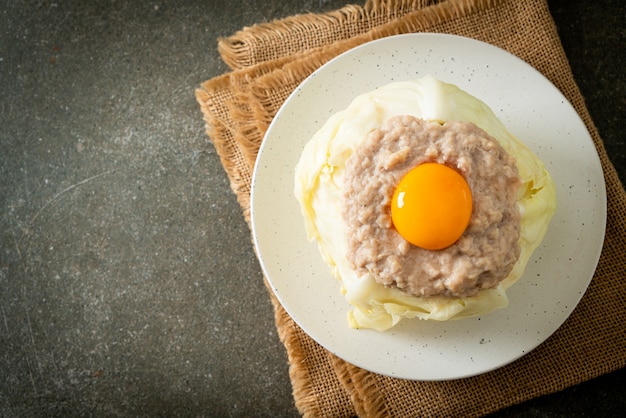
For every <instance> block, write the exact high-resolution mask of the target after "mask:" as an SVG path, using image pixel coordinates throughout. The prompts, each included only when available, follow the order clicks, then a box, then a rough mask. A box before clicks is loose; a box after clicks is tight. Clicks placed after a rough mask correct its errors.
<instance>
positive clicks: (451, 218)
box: [391, 163, 472, 250]
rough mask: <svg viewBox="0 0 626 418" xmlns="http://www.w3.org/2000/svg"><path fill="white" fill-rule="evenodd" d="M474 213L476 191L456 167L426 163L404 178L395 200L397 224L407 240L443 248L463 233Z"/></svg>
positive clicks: (393, 210)
mask: <svg viewBox="0 0 626 418" xmlns="http://www.w3.org/2000/svg"><path fill="white" fill-rule="evenodd" d="M471 216H472V192H471V190H470V187H469V185H468V184H467V182H466V181H465V179H464V178H463V176H462V175H461V174H459V173H458V172H457V171H456V170H454V169H452V168H450V167H448V166H445V165H443V164H437V163H424V164H421V165H418V166H417V167H415V168H414V169H412V170H411V171H409V172H408V173H407V174H406V175H405V176H404V177H403V178H402V180H400V183H399V184H398V187H397V188H396V190H395V192H394V195H393V200H392V201H391V219H392V221H393V224H394V226H395V228H396V230H397V231H398V233H400V235H402V237H404V239H406V240H407V241H409V242H410V243H411V244H413V245H416V246H418V247H421V248H425V249H427V250H440V249H443V248H446V247H449V246H450V245H452V244H454V243H455V242H456V241H457V240H458V239H459V238H460V237H461V235H463V232H464V231H465V229H466V228H467V225H468V224H469V221H470V217H471Z"/></svg>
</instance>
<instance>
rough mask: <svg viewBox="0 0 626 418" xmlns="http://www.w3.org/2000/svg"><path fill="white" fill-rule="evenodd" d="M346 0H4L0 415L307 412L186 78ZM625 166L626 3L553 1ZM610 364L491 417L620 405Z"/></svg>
mask: <svg viewBox="0 0 626 418" xmlns="http://www.w3.org/2000/svg"><path fill="white" fill-rule="evenodd" d="M343 4H344V2H342V1H336V0H332V1H327V0H319V1H313V0H311V1H297V0H289V1H285V0H281V1H271V0H270V1H243V2H230V1H223V0H208V1H151V2H143V1H142V2H124V1H113V0H112V1H93V2H83V1H78V0H74V1H62V0H59V1H56V2H53V1H43V0H42V1H23V2H8V1H5V2H2V5H0V91H1V92H2V96H1V98H0V179H1V182H0V251H1V252H0V288H1V289H2V292H1V293H0V416H8V417H14V416H66V415H70V416H77V415H80V416H85V415H87V416H89V415H95V416H129V415H132V416H200V415H208V416H295V415H297V412H296V410H295V408H294V406H293V399H292V396H291V386H290V382H289V379H288V366H287V361H286V355H285V351H284V348H283V347H282V345H281V344H280V342H279V340H278V337H277V335H276V331H275V328H274V322H273V313H272V309H271V305H270V302H269V298H268V297H267V293H266V292H267V291H266V289H265V287H264V286H263V284H262V280H261V272H260V268H259V266H258V263H257V262H256V259H255V258H254V255H253V251H252V246H251V243H250V237H249V231H248V229H247V227H246V225H245V223H244V221H243V217H242V215H241V212H240V210H239V206H238V205H237V203H236V200H235V197H234V195H233V193H232V192H231V191H230V188H229V185H228V180H227V178H226V175H225V173H224V172H223V170H222V168H221V165H220V163H219V158H218V156H217V154H216V153H215V150H214V149H213V147H212V145H211V144H210V143H209V142H208V141H207V138H206V135H205V133H204V123H203V121H202V116H201V114H200V112H199V109H198V105H197V104H196V102H195V98H194V96H193V92H194V89H195V88H196V87H197V86H199V84H200V83H201V82H202V81H204V80H206V79H209V78H211V77H214V76H216V75H218V74H221V73H222V72H224V71H226V70H227V68H226V66H225V65H224V64H223V63H222V62H221V61H220V59H219V56H218V54H217V51H216V39H217V37H219V36H228V35H230V34H232V33H234V32H235V31H236V30H238V29H239V28H241V27H243V26H245V25H251V24H253V23H258V22H263V21H269V20H271V19H274V18H279V17H285V16H288V15H291V14H294V13H300V12H304V11H313V12H318V11H321V10H331V9H336V8H338V7H340V6H342V5H343ZM551 10H552V11H553V13H554V17H555V20H556V22H557V26H558V29H559V32H560V34H561V36H562V40H563V44H564V47H565V50H566V52H567V54H568V57H569V58H570V60H571V65H572V68H573V71H574V75H575V78H576V80H577V82H578V83H579V85H580V88H581V90H582V92H583V94H584V96H585V97H586V99H587V103H588V106H589V110H590V112H591V114H592V117H593V118H594V120H595V123H596V124H597V126H598V129H599V131H600V134H601V135H602V137H603V139H604V141H605V145H606V148H607V151H608V153H609V155H610V157H611V159H612V161H613V162H614V164H615V166H616V167H617V169H618V171H619V173H620V175H621V178H622V179H626V171H625V165H626V155H625V151H624V150H625V148H624V135H623V130H624V114H625V112H624V110H625V103H624V98H625V97H626V96H625V94H624V86H625V81H624V70H623V69H624V68H625V67H626V65H625V64H626V62H625V59H626V58H625V56H624V40H625V27H624V22H625V17H626V16H625V14H626V8H625V6H624V3H623V2H622V1H621V0H607V1H601V2H585V1H573V2H568V1H563V0H559V1H552V2H551ZM625 376H626V374H625V372H624V371H623V370H622V371H618V372H614V373H611V374H608V375H605V376H602V377H599V378H597V379H595V380H592V381H589V382H586V383H583V384H581V385H579V386H575V387H573V388H570V389H567V390H565V391H563V392H559V393H557V394H554V395H550V396H545V397H542V398H539V399H535V400H532V401H530V402H527V403H524V404H522V405H518V406H514V407H512V408H509V409H507V410H504V411H501V412H499V413H497V414H495V416H498V417H513V416H533V417H540V416H541V417H543V416H547V417H557V416H596V415H598V416H602V415H616V414H618V413H619V412H623V411H624V410H625V409H626V401H625V400H624V397H623V388H624V387H625V386H626V377H625Z"/></svg>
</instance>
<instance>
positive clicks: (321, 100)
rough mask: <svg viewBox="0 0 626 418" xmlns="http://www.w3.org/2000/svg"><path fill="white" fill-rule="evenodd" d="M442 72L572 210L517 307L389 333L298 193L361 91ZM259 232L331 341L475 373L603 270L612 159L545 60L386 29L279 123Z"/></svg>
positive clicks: (563, 307)
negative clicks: (355, 303)
mask: <svg viewBox="0 0 626 418" xmlns="http://www.w3.org/2000/svg"><path fill="white" fill-rule="evenodd" d="M426 74H432V75H434V76H435V77H437V78H439V79H441V80H443V81H446V82H448V83H453V84H456V85H458V86H459V87H460V88H462V89H464V90H466V91H467V92H469V93H470V94H473V95H474V96H476V97H478V98H480V99H481V100H483V101H484V102H485V103H487V104H488V105H489V106H490V107H491V108H492V109H493V111H494V112H495V113H496V115H497V116H498V117H499V118H500V120H501V121H502V122H503V123H504V124H505V125H506V126H507V127H508V128H509V130H510V131H511V132H512V133H513V134H514V135H516V136H517V137H518V138H520V139H521V140H522V141H524V142H525V143H526V144H527V145H528V146H529V147H530V148H531V149H532V150H533V151H534V152H535V153H536V154H538V155H539V157H540V158H541V159H542V160H543V162H544V163H545V165H546V167H547V168H548V170H549V171H550V173H551V174H552V176H553V177H554V180H555V182H556V186H557V196H558V201H559V208H558V210H557V213H556V215H555V217H554V219H553V221H552V224H551V226H550V229H549V231H548V233H547V236H546V238H545V240H544V242H543V243H542V245H541V246H540V247H539V248H538V249H537V250H536V251H535V253H534V255H533V257H532V259H531V261H530V262H529V264H528V267H527V269H526V272H525V274H524V276H523V277H522V278H521V279H520V280H519V282H518V283H517V284H515V285H514V286H513V287H512V288H511V289H509V291H508V292H507V293H508V295H509V299H510V301H509V306H508V307H507V308H505V309H501V310H498V311H495V312H493V313H491V314H489V315H485V316H483V317H477V318H472V319H465V320H458V321H449V322H444V323H438V322H430V321H420V320H405V321H403V322H401V323H400V324H399V325H398V326H397V327H395V328H393V329H391V330H389V331H387V332H376V331H371V330H354V329H351V328H349V327H348V324H347V320H346V313H347V312H348V310H349V309H350V306H349V305H348V303H347V302H346V301H345V299H344V298H343V296H342V295H341V294H340V283H339V282H337V281H336V280H335V279H333V278H332V276H331V275H330V273H329V269H328V267H327V266H326V265H325V264H324V263H323V262H322V260H321V257H320V254H319V252H318V249H317V246H316V244H314V243H311V242H308V241H307V239H306V236H305V231H304V224H303V220H302V217H301V214H300V209H299V206H298V203H297V202H296V200H295V198H294V196H293V186H294V179H293V176H294V166H295V165H296V162H297V161H298V159H299V157H300V153H301V152H302V149H303V147H304V144H305V143H306V142H307V141H308V140H309V138H310V137H311V136H312V135H313V134H314V133H315V132H316V131H317V130H318V129H319V128H320V127H321V126H322V124H323V123H324V122H325V121H326V119H327V118H328V117H329V116H331V115H332V114H334V113H335V112H337V111H339V110H342V109H344V108H345V107H346V106H347V105H348V104H349V103H350V102H351V101H352V99H353V98H354V97H355V96H357V95H359V94H361V93H365V92H368V91H370V90H373V89H375V88H376V87H379V86H382V85H384V84H387V83H389V82H392V81H400V80H409V79H414V78H419V77H422V76H424V75H426ZM251 206H252V215H251V216H252V229H253V237H254V243H255V246H256V250H257V253H258V256H259V258H260V261H261V265H262V268H263V271H264V273H265V274H266V276H267V278H268V280H269V282H270V285H271V288H272V290H273V291H274V292H275V293H276V295H277V297H278V299H279V300H280V302H281V303H282V304H283V306H284V307H285V309H286V310H287V311H288V312H289V314H290V315H291V316H292V317H293V318H294V320H295V321H296V322H297V323H298V324H299V325H300V326H301V327H302V329H303V330H304V331H305V332H306V333H307V334H309V335H310V336H311V337H312V338H313V339H314V340H315V341H317V342H318V343H319V344H321V345H322V346H323V347H325V348H326V349H328V350H329V351H331V352H332V353H334V354H336V355H337V356H339V357H341V358H343V359H344V360H346V361H348V362H350V363H352V364H354V365H357V366H360V367H362V368H364V369H367V370H370V371H372V372H376V373H380V374H384V375H388V376H394V377H399V378H405V379H413V380H447V379H457V378H463V377H467V376H473V375H477V374H480V373H484V372H487V371H491V370H494V369H496V368H498V367H501V366H503V365H506V364H508V363H510V362H512V361H514V360H516V359H518V358H519V357H521V356H523V355H524V354H526V353H528V352H530V351H531V350H533V349H534V348H535V347H537V346H538V345H539V344H541V343H542V342H543V341H545V340H546V339H547V338H548V337H549V336H550V335H551V334H552V333H553V332H554V331H556V329H557V328H559V326H561V324H562V323H563V322H564V321H565V320H566V319H567V317H568V316H569V315H570V313H571V312H572V311H573V309H574V308H575V307H576V305H577V304H578V302H579V301H580V299H581V297H582V296H583V294H584V293H585V290H586V289H587V286H588V285H589V283H590V281H591V278H592V275H593V273H594V271H595V268H596V265H597V262H598V259H599V256H600V252H601V249H602V243H603V240H604V231H605V225H606V192H605V186H604V177H603V174H602V167H601V165H600V160H599V158H598V155H597V152H596V150H595V147H594V145H593V142H592V140H591V137H590V135H589V133H588V132H587V130H586V128H585V126H584V124H583V122H582V121H581V119H580V118H579V116H578V114H577V113H576V111H575V110H574V108H573V107H572V106H571V105H570V103H569V102H568V101H567V99H566V98H565V97H564V96H563V95H562V94H561V93H560V92H559V91H558V90H557V89H556V87H554V86H553V85H552V84H551V83H550V82H549V81H548V80H547V79H546V78H545V77H544V76H543V75H541V74H540V73H539V72H537V71H536V70H535V69H534V68H532V67H531V66H529V65H528V64H526V63H525V62H523V61H522V60H520V59H518V58H517V57H515V56H513V55H511V54H509V53H508V52H506V51H503V50H501V49H498V48H496V47H494V46H492V45H489V44H485V43H482V42H479V41H476V40H472V39H468V38H463V37H457V36H452V35H441V34H411V35H399V36H393V37H389V38H384V39H381V40H377V41H373V42H370V43H367V44H365V45H362V46H360V47H357V48H355V49H353V50H350V51H348V52H346V53H344V54H342V55H340V56H339V57H337V58H335V59H334V60H332V61H330V62H329V63H327V64H326V65H324V66H323V67H321V68H320V69H319V70H318V71H316V72H315V73H314V74H312V75H311V76H310V77H309V78H307V79H306V80H305V81H304V82H303V83H302V84H301V85H300V86H299V87H298V88H297V89H296V90H295V91H294V93H293V94H292V95H291V96H290V97H289V99H288V100H287V101H286V102H285V104H284V105H283V107H282V108H281V109H280V111H279V112H278V114H277V115H276V117H275V119H274V121H273V122H272V124H271V126H270V128H269V130H268V132H267V135H266V137H265V140H264V142H263V144H262V147H261V149H260V152H259V156H258V160H257V164H256V167H255V172H254V177H253V181H252V203H251Z"/></svg>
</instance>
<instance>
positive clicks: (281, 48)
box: [218, 0, 445, 69]
mask: <svg viewBox="0 0 626 418" xmlns="http://www.w3.org/2000/svg"><path fill="white" fill-rule="evenodd" d="M442 1H445V0H387V1H384V0H374V1H368V2H366V4H365V5H364V6H363V7H361V6H358V5H347V6H345V7H343V8H341V9H339V10H335V11H331V12H327V13H321V14H313V13H308V14H301V15H296V16H291V17H287V18H284V19H280V20H275V21H273V22H271V23H260V24H256V25H254V26H252V27H246V28H244V29H242V30H240V31H238V32H237V33H235V34H234V35H233V36H230V37H227V38H220V39H219V40H218V51H219V52H220V54H221V56H222V59H223V60H224V62H225V63H226V64H227V65H228V66H229V67H231V68H232V69H241V68H246V67H251V66H253V65H256V64H258V63H261V62H266V61H274V60H277V59H281V58H284V57H288V56H291V55H293V54H296V53H299V52H303V51H308V50H312V49H316V48H318V47H321V46H324V45H328V44H332V43H334V42H336V41H337V40H340V39H348V38H351V37H354V36H356V35H359V34H361V33H364V32H367V31H369V30H370V29H372V28H374V27H376V26H378V25H381V24H385V23H388V22H390V21H392V20H394V19H396V18H398V17H400V16H402V15H404V14H406V13H408V12H411V11H414V10H417V9H422V8H425V7H428V6H432V5H434V4H436V3H440V2H442ZM294 34H298V35H299V36H297V40H295V41H292V42H289V43H285V42H284V39H285V37H289V38H293V37H294ZM319 34H323V36H319ZM316 35H318V36H316Z"/></svg>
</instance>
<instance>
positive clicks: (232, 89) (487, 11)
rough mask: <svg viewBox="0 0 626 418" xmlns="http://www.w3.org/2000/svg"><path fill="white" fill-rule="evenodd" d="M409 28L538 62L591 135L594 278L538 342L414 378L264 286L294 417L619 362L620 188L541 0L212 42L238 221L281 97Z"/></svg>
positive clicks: (379, 14)
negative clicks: (512, 358) (299, 315)
mask: <svg viewBox="0 0 626 418" xmlns="http://www.w3.org/2000/svg"><path fill="white" fill-rule="evenodd" d="M409 32H443V33H451V34H457V35H462V36H467V37H472V38H475V39H479V40H482V41H485V42H489V43H491V44H493V45H496V46H499V47H501V48H504V49H506V50H508V51H510V52H512V53H513V54H515V55H517V56H519V57H520V58H522V59H523V60H525V61H527V62H528V63H530V64H531V65H532V66H534V67H535V68H537V69H538V70H539V71H541V72H542V73H543V74H544V75H545V76H546V77H547V78H548V79H549V80H551V81H552V83H554V84H555V85H556V86H557V87H558V88H559V89H560V90H561V91H562V92H563V94H564V95H565V96H566V97H567V98H568V99H569V100H570V102H571V103H572V104H573V105H574V107H575V108H576V110H577V111H578V113H579V115H580V116H581V118H582V119H583V121H584V122H585V124H586V126H587V128H588V130H589V132H590V134H591V136H592V138H593V141H594V143H595V145H596V148H597V150H598V153H599V155H600V159H601V162H602V167H603V169H604V175H605V179H606V186H607V194H608V219H607V230H606V239H605V243H604V247H603V251H602V255H601V258H600V262H599V265H598V267H597V270H596V273H595V275H594V278H593V280H592V282H591V285H590V287H589V289H588V290H587V292H586V294H585V295H584V297H583V299H582V301H581V302H580V304H579V306H578V307H577V308H576V309H575V310H574V312H573V314H572V315H571V317H570V318H569V319H568V320H567V321H566V323H565V324H564V325H563V326H561V327H560V328H559V329H558V330H557V332H556V333H555V334H553V335H552V336H551V337H550V338H549V339H548V340H547V341H546V342H545V343H543V344H542V345H540V346H539V347H538V348H537V349H535V350H534V351H532V352H531V353H529V354H528V355H526V356H524V357H522V358H521V359H519V360H517V361H516V362H514V363H512V364H510V365H508V366H505V367H502V368H500V369H498V370H495V371H493V372H489V373H486V374H483V375H480V376H476V377H471V378H467V379H460V380H452V381H444V382H419V381H407V380H400V379H393V378H389V377H385V376H381V375H377V374H374V373H370V372H367V371H365V370H362V369H359V368H357V367H355V366H353V365H351V364H348V363H346V362H345V361H343V360H341V359H339V358H337V357H335V356H333V355H332V354H330V353H329V352H327V351H326V350H324V349H323V348H321V347H320V346H319V345H317V344H316V343H315V342H314V341H313V340H312V339H311V338H309V337H308V336H307V335H306V334H305V333H304V332H303V331H302V330H301V329H300V328H299V327H298V326H297V325H296V324H295V323H294V322H293V320H292V319H291V318H290V317H289V315H288V314H287V313H286V312H285V310H284V309H283V308H282V306H281V305H280V304H279V303H278V301H277V299H276V298H275V296H274V295H273V294H272V293H271V292H269V293H270V297H271V299H272V302H273V304H274V307H275V313H276V326H277V329H278V331H279V335H280V338H281V340H282V342H283V343H284V345H285V348H286V350H287V354H288V358H289V363H290V377H291V380H292V384H293V389H294V398H295V403H296V406H297V408H298V409H299V411H300V412H301V413H302V414H303V415H304V416H316V417H317V416H328V417H344V416H353V415H359V416H372V417H378V416H380V417H382V416H394V417H415V416H425V415H426V416H480V415H484V414H487V413H490V412H493V411H496V410H498V409H501V408H503V407H506V406H509V405H512V404H515V403H519V402H522V401H524V400H528V399H530V398H533V397H536V396H539V395H543V394H548V393H552V392H555V391H558V390H561V389H564V388H566V387H568V386H571V385H574V384H577V383H580V382H583V381H585V380H588V379H591V378H593V377H596V376H599V375H601V374H604V373H607V372H610V371H613V370H616V369H619V368H622V367H624V366H625V365H626V333H625V332H624V330H623V324H624V322H625V320H626V312H625V310H624V309H623V306H622V304H623V301H624V300H626V283H625V272H624V270H625V266H626V256H625V249H626V245H625V244H626V193H625V192H624V188H623V186H622V184H621V183H620V181H619V178H618V177H617V174H616V172H615V169H614V167H613V166H612V164H611V163H610V161H609V159H608V157H607V154H606V151H605V149H604V146H603V143H602V140H601V138H600V137H599V134H598V132H597V130H596V128H595V126H594V124H593V121H592V120H591V117H590V116H589V113H588V111H587V109H586V107H585V103H584V99H583V97H582V96H581V93H580V91H579V90H578V87H577V86H576V83H575V82H574V79H573V77H572V74H571V71H570V68H569V64H568V62H567V59H566V57H565V54H564V52H563V49H562V47H561V43H560V40H559V37H558V34H557V32H556V29H555V26H554V22H553V20H552V17H551V15H550V12H549V10H548V7H547V4H546V1H545V0H527V1H518V0H501V1H498V0H473V1H472V0H448V1H442V0H440V1H436V0H432V1H425V0H422V1H400V0H398V1H369V2H367V3H366V4H365V6H363V7H360V6H346V7H344V8H342V9H340V10H338V11H335V12H332V13H326V14H322V15H312V14H308V15H301V16H294V17H290V18H287V19H283V20H281V21H277V22H273V23H269V24H264V25H259V26H253V27H250V28H245V29H244V30H242V31H240V32H238V33H237V34H235V35H234V36H232V37H231V38H228V39H223V40H221V41H220V43H219V48H220V53H221V54H222V57H223V59H224V61H225V62H226V63H228V65H230V66H231V67H232V68H233V71H232V72H230V73H227V74H224V75H222V76H220V77H217V78H215V79H212V80H209V81H207V82H205V83H203V85H202V86H201V88H199V89H198V90H197V91H196V97H197V100H198V102H199V103H200V106H201V109H202V112H203V114H204V118H205V121H206V123H207V133H208V135H209V137H210V138H211V140H212V141H213V143H214V145H215V147H216V149H217V151H218V153H219V155H220V158H221V161H222V163H223V165H224V168H225V170H226V172H227V173H228V176H229V178H230V181H231V186H232V188H233V190H234V192H235V193H236V195H237V198H238V201H239V203H240V204H241V207H242V209H243V213H244V217H245V219H246V220H247V221H248V222H249V220H250V219H249V210H250V183H251V177H252V170H253V166H254V161H255V158H256V153H257V151H258V147H259V144H260V143H261V141H262V138H263V135H264V133H265V131H266V129H267V127H268V125H269V123H270V122H271V120H272V117H273V116H274V115H275V113H276V111H277V110H278V109H279V107H280V106H281V104H282V103H283V101H284V100H285V99H286V98H287V96H288V95H289V94H290V93H291V92H292V91H293V89H294V88H295V87H296V86H297V85H298V84H299V83H300V82H301V81H302V80H303V79H304V78H305V77H306V76H307V75H309V74H310V73H311V72H312V71H314V70H315V69H317V68H318V67H319V66H320V65H322V64H323V63H325V62H326V61H328V60H329V59H331V58H333V57H335V56H336V55H337V54H339V53H341V52H344V51H346V50H348V49H350V48H352V47H354V46H357V45H360V44H362V43H364V42H366V41H369V40H372V39H377V38H381V37H384V36H389V35H394V34H400V33H409Z"/></svg>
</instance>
